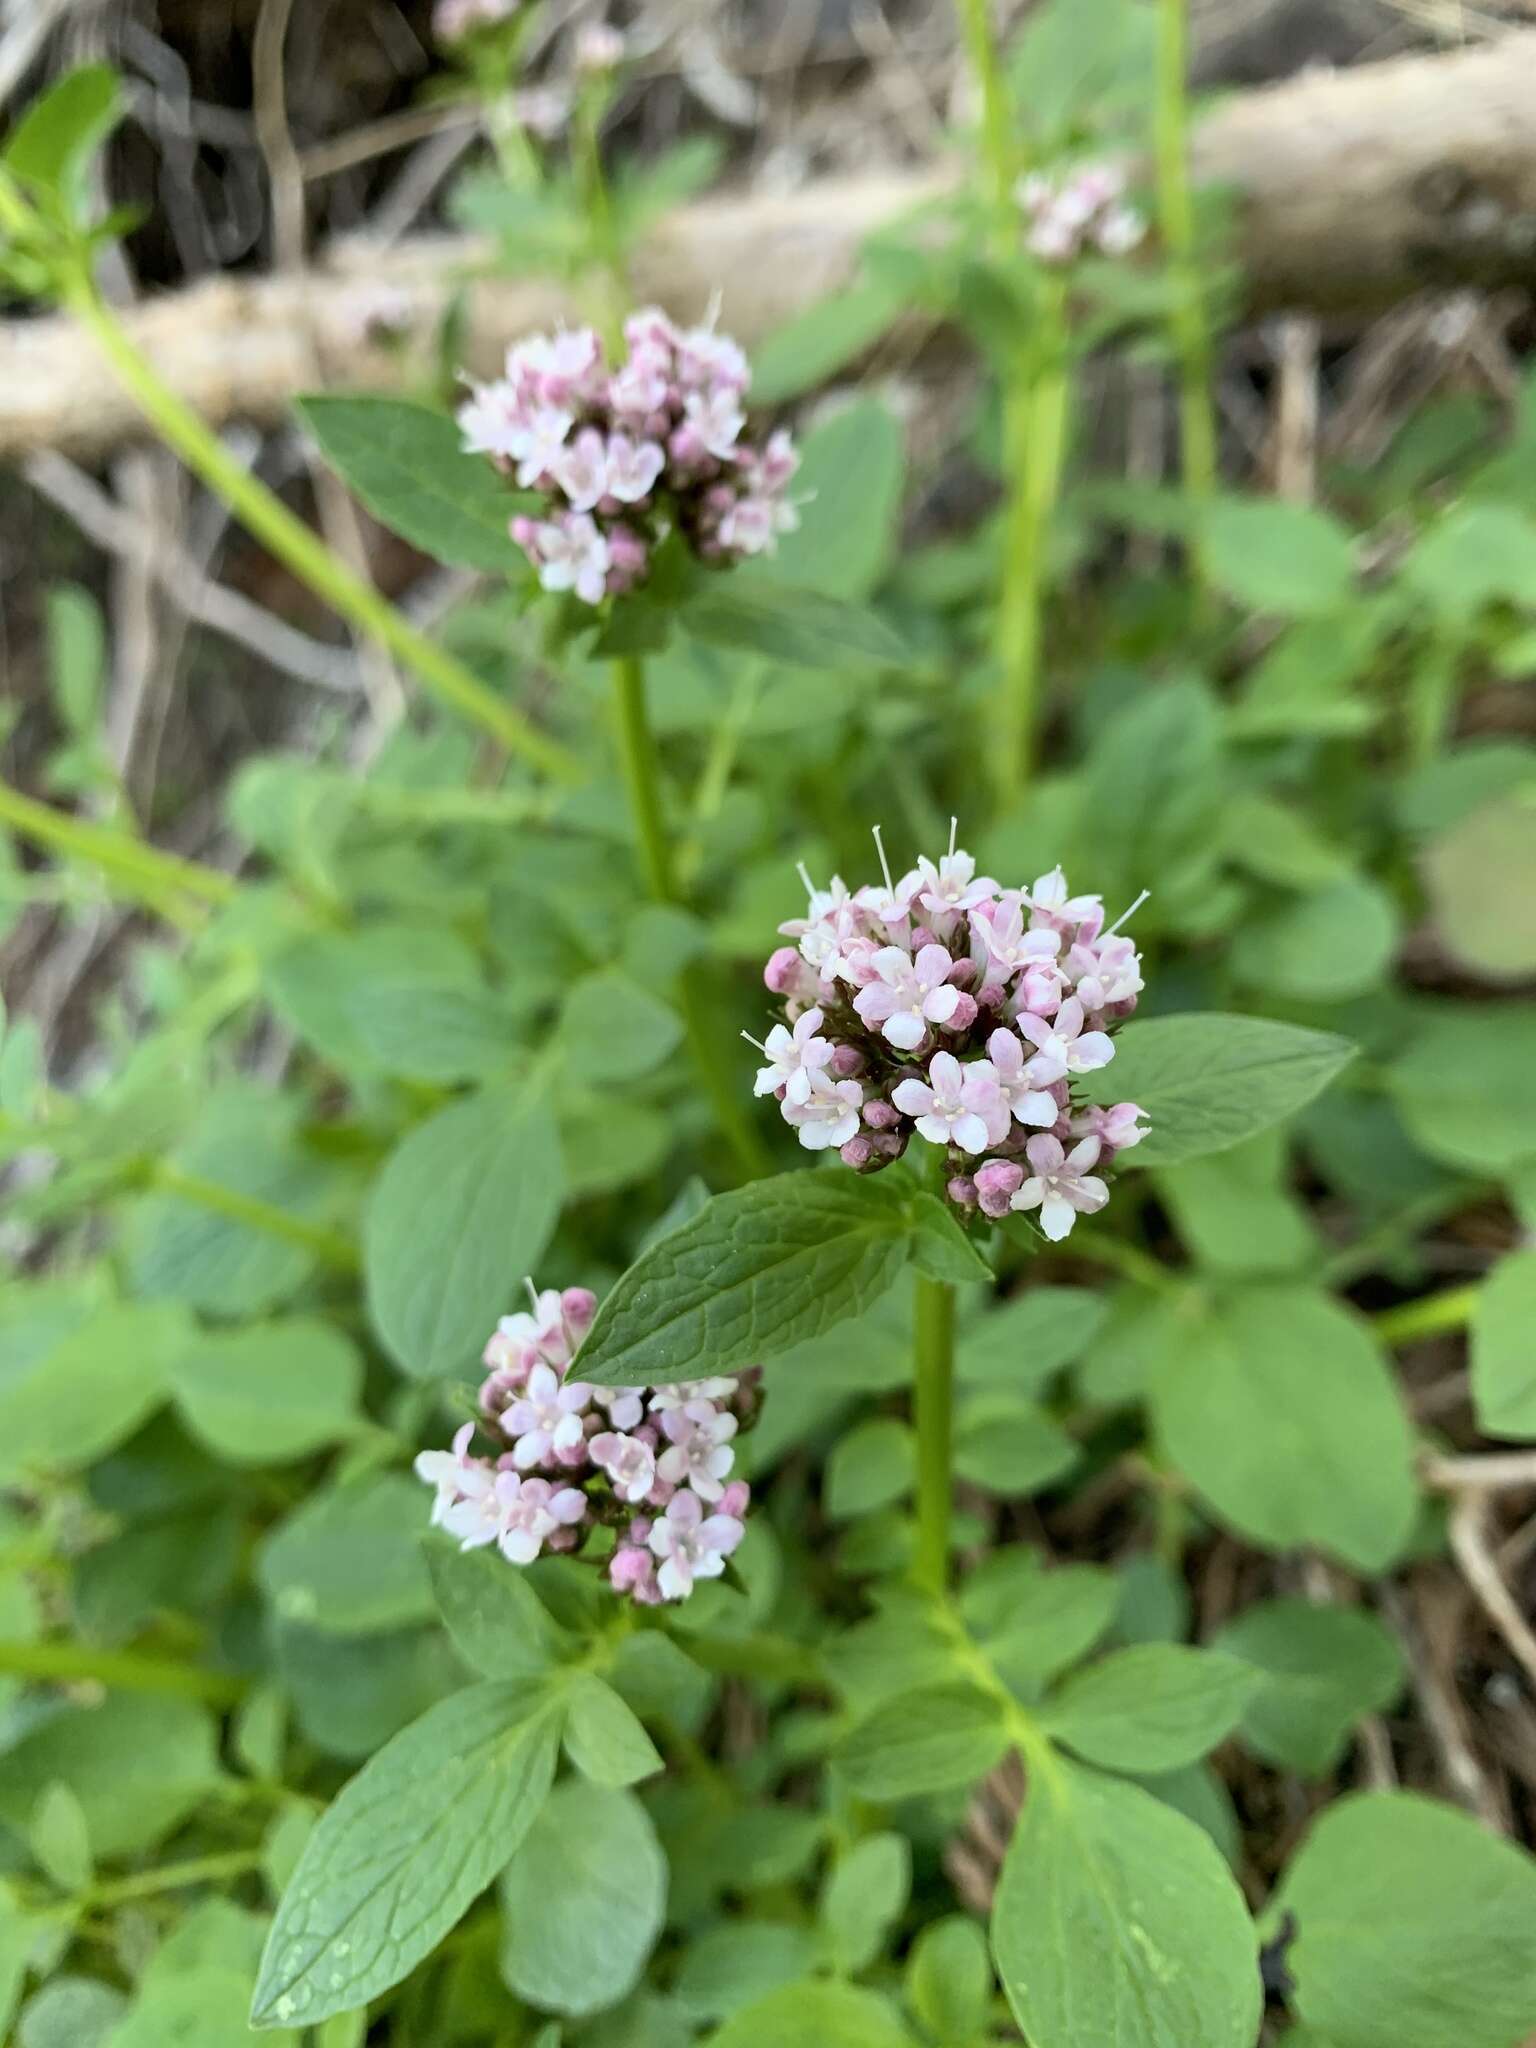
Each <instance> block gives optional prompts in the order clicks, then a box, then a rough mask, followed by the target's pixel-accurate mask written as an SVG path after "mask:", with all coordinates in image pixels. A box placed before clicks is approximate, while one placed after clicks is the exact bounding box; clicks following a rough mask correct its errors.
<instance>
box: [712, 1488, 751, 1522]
mask: <svg viewBox="0 0 1536 2048" xmlns="http://www.w3.org/2000/svg"><path fill="white" fill-rule="evenodd" d="M751 1498H752V1489H751V1487H750V1486H748V1484H747V1482H746V1480H745V1479H733V1480H732V1481H731V1482H730V1484H729V1485H728V1486H727V1487H726V1489H725V1491H724V1493H722V1494H721V1496H720V1501H719V1505H718V1506H717V1507H716V1509H715V1513H716V1514H717V1515H734V1516H735V1517H736V1519H737V1521H740V1520H741V1518H742V1516H743V1515H744V1514H745V1513H746V1512H747V1503H748V1502H749V1501H750V1500H751Z"/></svg>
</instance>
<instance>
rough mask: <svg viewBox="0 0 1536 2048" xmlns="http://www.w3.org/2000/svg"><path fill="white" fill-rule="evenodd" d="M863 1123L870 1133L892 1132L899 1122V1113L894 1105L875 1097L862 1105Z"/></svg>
mask: <svg viewBox="0 0 1536 2048" xmlns="http://www.w3.org/2000/svg"><path fill="white" fill-rule="evenodd" d="M864 1121H865V1123H866V1124H867V1125H868V1126H869V1128H870V1129H871V1130H872V1131H893V1130H895V1128H896V1126H897V1125H898V1124H899V1123H900V1122H901V1111H900V1110H899V1109H897V1108H896V1106H895V1104H894V1103H890V1102H884V1101H882V1100H881V1099H880V1097H879V1096H876V1097H875V1098H874V1100H873V1101H872V1102H866V1103H865V1105H864Z"/></svg>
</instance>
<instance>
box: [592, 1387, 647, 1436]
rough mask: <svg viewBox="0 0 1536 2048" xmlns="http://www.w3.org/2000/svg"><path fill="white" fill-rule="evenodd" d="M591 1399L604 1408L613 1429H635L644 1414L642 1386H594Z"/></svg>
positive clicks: (643, 1390)
mask: <svg viewBox="0 0 1536 2048" xmlns="http://www.w3.org/2000/svg"><path fill="white" fill-rule="evenodd" d="M592 1399H593V1402H594V1403H595V1404H596V1406H597V1407H599V1408H602V1409H604V1410H606V1412H607V1416H608V1420H609V1421H610V1422H611V1423H612V1424H613V1426H614V1428H615V1429H620V1430H623V1429H636V1428H638V1427H639V1424H640V1422H641V1419H642V1418H643V1417H644V1414H645V1389H644V1388H643V1387H594V1388H593V1389H592Z"/></svg>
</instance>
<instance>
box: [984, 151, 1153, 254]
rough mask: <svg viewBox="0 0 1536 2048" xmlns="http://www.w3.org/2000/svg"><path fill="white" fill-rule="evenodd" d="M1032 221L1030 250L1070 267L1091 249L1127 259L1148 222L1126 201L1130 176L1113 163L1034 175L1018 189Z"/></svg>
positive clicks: (1028, 234) (1027, 241) (1016, 193)
mask: <svg viewBox="0 0 1536 2048" xmlns="http://www.w3.org/2000/svg"><path fill="white" fill-rule="evenodd" d="M1014 197H1015V198H1016V199H1017V200H1018V202H1019V205H1020V207H1021V208H1022V209H1023V212H1024V217H1025V219H1026V221H1027V222H1028V229H1027V232H1026V234H1025V237H1024V240H1025V246H1026V247H1027V248H1028V250H1029V251H1030V253H1031V255H1033V256H1038V257H1039V259H1040V261H1041V262H1042V263H1050V264H1064V263H1071V262H1073V261H1074V260H1075V259H1076V258H1077V257H1079V256H1081V255H1082V254H1083V252H1084V251H1085V250H1086V249H1096V250H1097V251H1098V253H1099V254H1100V255H1101V256H1124V255H1127V254H1128V253H1129V252H1130V251H1131V250H1132V249H1134V248H1136V247H1137V245H1138V244H1139V243H1140V242H1141V240H1142V239H1143V237H1144V236H1145V234H1146V231H1147V227H1146V222H1145V221H1144V220H1143V219H1142V217H1141V215H1140V214H1139V213H1138V212H1137V211H1136V209H1135V208H1134V207H1132V206H1127V205H1126V203H1125V178H1124V175H1123V173H1122V172H1120V171H1118V170H1116V169H1115V168H1114V166H1113V165H1110V164H1089V165H1087V166H1085V167H1084V168H1083V169H1081V170H1077V171H1071V172H1066V173H1063V174H1059V175H1056V176H1052V175H1050V174H1049V173H1047V172H1044V171H1031V172H1030V173H1029V175H1028V176H1027V177H1023V178H1021V179H1020V180H1019V182H1018V184H1017V185H1016V186H1015V187H1014Z"/></svg>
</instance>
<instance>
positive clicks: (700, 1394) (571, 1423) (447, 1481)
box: [416, 1282, 758, 1606]
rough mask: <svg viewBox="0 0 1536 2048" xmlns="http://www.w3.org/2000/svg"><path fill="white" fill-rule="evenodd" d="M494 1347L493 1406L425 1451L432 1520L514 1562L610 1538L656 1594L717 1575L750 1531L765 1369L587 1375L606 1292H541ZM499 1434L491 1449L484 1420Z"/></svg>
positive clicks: (612, 1558)
mask: <svg viewBox="0 0 1536 2048" xmlns="http://www.w3.org/2000/svg"><path fill="white" fill-rule="evenodd" d="M529 1293H530V1295H531V1296H532V1309H531V1312H530V1311H528V1310H524V1311H522V1312H521V1313H519V1314H516V1315H508V1316H503V1317H502V1319H501V1321H500V1323H499V1324H498V1325H497V1327H496V1329H495V1331H494V1332H493V1334H492V1336H491V1338H490V1341H489V1342H488V1343H487V1345H486V1347H485V1354H484V1361H483V1362H484V1364H485V1366H486V1368H487V1376H486V1379H485V1381H484V1383H483V1384H482V1386H481V1388H480V1415H479V1419H478V1422H466V1423H465V1424H464V1425H463V1426H462V1428H460V1430H459V1431H458V1433H457V1434H456V1435H455V1437H454V1439H453V1446H452V1449H451V1450H447V1451H423V1452H422V1453H421V1454H420V1456H419V1457H418V1458H417V1459H416V1473H417V1476H418V1477H419V1478H421V1479H423V1480H425V1481H426V1483H427V1484H428V1485H429V1486H431V1487H433V1488H435V1490H436V1498H435V1499H434V1501H433V1504H432V1516H431V1518H432V1521H433V1523H434V1525H435V1526H437V1527H439V1528H441V1529H444V1530H446V1532H447V1533H448V1534H449V1535H450V1536H453V1537H456V1538H457V1540H458V1542H459V1544H460V1546H461V1547H462V1548H463V1549H465V1550H474V1549H479V1548H482V1547H484V1546H487V1545H490V1544H495V1545H496V1547H497V1549H499V1550H500V1552H501V1554H502V1556H503V1557H504V1558H506V1559H507V1561H508V1563H510V1564H516V1565H529V1564H532V1563H533V1561H534V1559H535V1558H537V1557H539V1556H540V1555H542V1554H544V1553H546V1552H548V1553H558V1552H562V1551H564V1552H569V1551H575V1550H578V1549H581V1548H583V1547H584V1546H585V1545H586V1544H587V1543H588V1542H589V1541H590V1540H591V1539H593V1538H594V1537H595V1536H596V1534H597V1532H599V1531H603V1532H606V1540H607V1541H608V1543H609V1544H610V1545H611V1547H610V1548H609V1549H608V1552H607V1557H606V1563H607V1572H608V1579H609V1583H610V1584H611V1585H612V1587H613V1589H614V1591H615V1592H617V1593H620V1594H623V1595H625V1596H626V1597H627V1598H629V1599H631V1600H634V1601H636V1602H638V1603H639V1604H640V1605H641V1606H654V1605H656V1604H657V1603H658V1602H660V1601H665V1600H686V1599H687V1598H688V1596H689V1594H690V1593H691V1592H692V1591H693V1589H694V1586H695V1584H696V1583H697V1582H698V1581H699V1580H700V1579H714V1578H718V1577H719V1576H720V1574H721V1573H722V1572H723V1571H724V1569H725V1563H726V1559H727V1558H728V1557H730V1555H731V1553H732V1552H733V1551H734V1550H735V1549H736V1547H737V1545H738V1544H739V1543H740V1542H741V1539H742V1536H743V1535H744V1533H745V1523H744V1522H743V1519H742V1518H743V1516H744V1515H745V1513H746V1509H747V1503H748V1500H749V1498H750V1489H749V1488H748V1486H747V1484H746V1482H745V1481H744V1480H741V1479H733V1478H732V1477H731V1473H732V1470H733V1468H734V1465H735V1461H736V1452H735V1448H734V1445H735V1439H736V1436H737V1433H738V1431H740V1430H741V1429H742V1428H743V1427H748V1428H750V1426H751V1424H752V1422H753V1421H754V1420H755V1419H756V1413H757V1378H758V1376H757V1373H756V1372H755V1371H751V1372H747V1373H743V1374H738V1375H736V1376H734V1377H729V1378H728V1377H723V1376H721V1377H716V1378H712V1379H705V1380H694V1381H689V1382H685V1383H682V1384H679V1385H676V1386H663V1387H652V1388H649V1389H647V1388H643V1387H598V1386H592V1385H589V1384H588V1383H587V1382H586V1381H584V1380H579V1379H576V1378H573V1377H572V1368H573V1365H574V1362H575V1359H576V1355H577V1353H578V1351H579V1350H580V1348H581V1343H582V1339H583V1338H584V1337H585V1336H586V1334H587V1331H588V1330H589V1329H590V1328H591V1325H592V1318H593V1315H594V1314H595V1313H596V1309H597V1298H596V1296H595V1295H593V1294H591V1293H589V1292H588V1290H587V1289H586V1288H584V1287H568V1288H566V1289H565V1291H564V1293H556V1292H555V1291H554V1290H553V1289H549V1290H546V1291H545V1292H543V1293H539V1292H536V1291H535V1290H534V1288H533V1286H532V1283H531V1282H530V1283H529ZM477 1429H478V1431H479V1433H480V1434H481V1435H482V1436H483V1437H484V1439H485V1440H486V1442H487V1444H488V1445H489V1449H488V1450H487V1451H485V1452H482V1453H476V1452H475V1451H473V1450H472V1448H471V1446H472V1445H473V1443H474V1440H475V1436H476V1431H477Z"/></svg>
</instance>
